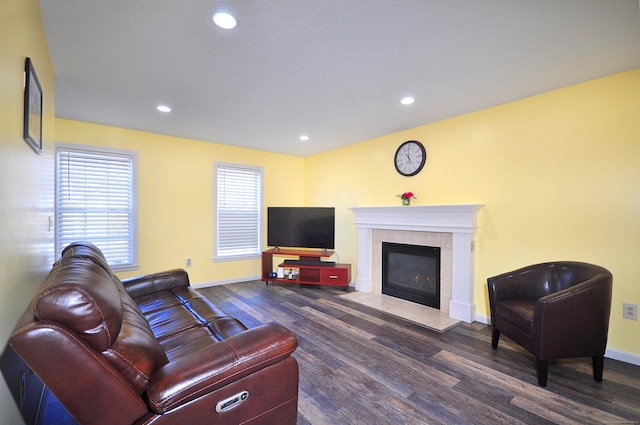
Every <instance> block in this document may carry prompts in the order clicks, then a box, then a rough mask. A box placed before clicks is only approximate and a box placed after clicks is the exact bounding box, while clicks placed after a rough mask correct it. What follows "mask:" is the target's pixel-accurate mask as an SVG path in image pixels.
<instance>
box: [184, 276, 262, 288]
mask: <svg viewBox="0 0 640 425" xmlns="http://www.w3.org/2000/svg"><path fill="white" fill-rule="evenodd" d="M261 279H262V276H260V275H256V276H246V277H239V278H236V279H224V280H213V281H211V282H200V283H194V284H192V285H191V286H193V288H194V289H198V288H208V287H210V286H219V285H227V284H229V283H240V282H251V281H253V280H261Z"/></svg>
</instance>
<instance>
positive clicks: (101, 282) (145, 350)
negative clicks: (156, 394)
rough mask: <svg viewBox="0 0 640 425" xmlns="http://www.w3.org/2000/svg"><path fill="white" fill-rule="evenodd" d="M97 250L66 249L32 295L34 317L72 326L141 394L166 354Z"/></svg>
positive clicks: (68, 326)
mask: <svg viewBox="0 0 640 425" xmlns="http://www.w3.org/2000/svg"><path fill="white" fill-rule="evenodd" d="M94 249H96V250H97V248H94ZM74 251H75V252H76V253H78V254H79V255H73V253H74ZM78 251H81V252H78ZM97 252H98V254H99V255H93V254H92V253H91V251H90V250H87V249H84V248H81V249H79V250H65V252H64V255H63V257H62V259H61V260H60V261H58V262H57V263H56V264H55V265H54V267H53V269H52V270H51V272H50V273H49V276H48V277H47V279H46V280H45V282H44V284H43V286H42V287H41V288H40V290H39V291H38V293H37V294H36V296H35V297H34V301H33V315H34V319H35V320H47V321H52V322H55V323H58V324H60V325H62V326H64V327H66V328H68V329H70V330H71V331H73V332H74V333H75V334H76V335H77V336H78V338H79V339H81V340H83V341H84V342H85V343H86V344H87V345H88V346H90V347H91V348H93V349H94V350H95V351H96V352H98V353H101V354H102V356H103V357H104V358H106V359H107V360H108V362H109V363H110V364H111V365H112V366H113V367H115V368H116V369H117V370H118V371H119V372H120V373H121V374H122V376H123V377H124V378H125V379H126V381H127V382H129V383H130V384H131V386H132V387H133V388H134V390H135V391H136V392H137V393H138V394H141V393H143V392H144V390H145V389H146V387H147V385H148V383H149V378H150V376H151V374H152V373H153V372H154V371H155V370H156V369H157V368H159V367H161V366H162V365H164V364H165V363H167V357H166V355H165V353H164V351H163V350H162V347H161V346H160V344H159V342H158V341H157V340H156V338H155V337H154V335H153V332H152V331H151V328H150V326H149V323H148V322H147V321H146V319H145V318H144V316H143V315H142V313H141V312H140V310H139V309H138V307H137V305H136V304H135V302H134V301H133V300H132V299H131V297H130V296H129V295H128V294H127V292H126V290H125V289H124V287H123V286H122V283H120V281H119V280H118V278H117V277H115V276H114V275H113V274H112V273H111V270H110V269H109V267H108V265H107V264H106V261H104V257H102V254H101V253H100V251H97Z"/></svg>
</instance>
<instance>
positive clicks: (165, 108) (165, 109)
mask: <svg viewBox="0 0 640 425" xmlns="http://www.w3.org/2000/svg"><path fill="white" fill-rule="evenodd" d="M156 109H157V110H158V111H160V112H171V108H170V107H168V106H167V105H158V106H157V107H156Z"/></svg>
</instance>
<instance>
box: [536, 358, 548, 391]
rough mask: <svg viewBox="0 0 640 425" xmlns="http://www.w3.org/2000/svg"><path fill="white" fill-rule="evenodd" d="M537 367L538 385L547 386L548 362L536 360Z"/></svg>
mask: <svg viewBox="0 0 640 425" xmlns="http://www.w3.org/2000/svg"><path fill="white" fill-rule="evenodd" d="M536 363H537V367H538V385H540V386H541V387H546V386H547V374H548V373H549V360H542V359H536Z"/></svg>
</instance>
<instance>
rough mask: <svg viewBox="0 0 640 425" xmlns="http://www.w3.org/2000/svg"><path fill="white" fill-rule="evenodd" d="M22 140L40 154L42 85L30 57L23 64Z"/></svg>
mask: <svg viewBox="0 0 640 425" xmlns="http://www.w3.org/2000/svg"><path fill="white" fill-rule="evenodd" d="M24 72H25V85H24V128H23V137H24V140H25V141H26V142H27V143H28V144H29V146H31V148H32V149H33V150H34V151H35V152H36V153H37V154H38V155H40V154H42V87H40V81H38V76H37V75H36V71H35V69H33V64H32V63H31V59H30V58H27V60H26V62H25V65H24Z"/></svg>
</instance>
